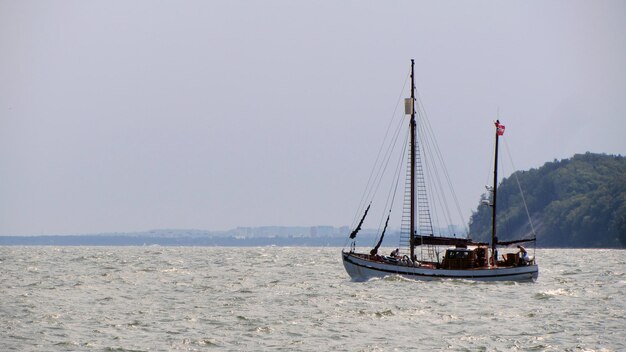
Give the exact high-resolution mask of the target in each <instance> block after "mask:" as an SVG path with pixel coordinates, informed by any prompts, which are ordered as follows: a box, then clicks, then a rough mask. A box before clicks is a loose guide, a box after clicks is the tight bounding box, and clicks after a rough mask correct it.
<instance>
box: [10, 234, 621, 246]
mask: <svg viewBox="0 0 626 352" xmlns="http://www.w3.org/2000/svg"><path fill="white" fill-rule="evenodd" d="M375 240H376V238H375V236H373V235H372V234H364V235H363V236H361V237H360V239H359V241H358V242H357V245H358V246H359V247H368V246H370V244H372V243H374V242H375ZM347 243H348V242H347V236H346V237H336V236H322V237H290V236H287V237H255V238H235V237H192V236H189V237H157V236H141V235H139V236H137V235H36V236H0V246H2V247H12V246H33V247H35V246H51V247H54V246H58V247H81V246H83V247H85V246H86V247H141V246H162V247H270V246H275V247H339V248H341V247H345V246H346V245H347ZM389 243H397V241H394V240H393V239H390V241H389ZM386 247H393V246H389V245H387V246H386ZM537 248H540V249H621V250H624V249H626V248H619V247H614V248H611V247H574V246H559V247H549V246H542V247H537Z"/></svg>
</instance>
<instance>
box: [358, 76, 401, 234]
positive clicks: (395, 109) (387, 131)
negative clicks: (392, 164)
mask: <svg viewBox="0 0 626 352" xmlns="http://www.w3.org/2000/svg"><path fill="white" fill-rule="evenodd" d="M410 76H411V75H410V74H407V76H406V77H405V79H404V83H403V84H402V89H401V90H400V95H399V97H398V101H397V102H396V106H395V107H394V109H393V113H392V114H391V119H390V120H389V124H388V125H387V130H386V131H385V137H384V138H383V141H382V143H381V144H380V148H379V149H378V154H377V155H376V161H374V165H373V166H372V171H370V175H369V177H368V179H367V184H366V186H365V190H364V192H363V195H362V196H361V200H360V201H359V206H358V208H357V210H356V213H355V214H354V219H353V220H352V226H351V227H354V225H355V224H356V221H357V219H358V217H359V214H360V213H361V212H362V211H361V210H362V208H364V206H365V204H366V203H367V199H366V198H365V194H367V193H368V190H369V187H370V181H371V179H372V175H373V174H374V170H376V166H377V165H378V160H379V158H380V153H381V152H382V150H383V147H384V146H385V142H386V141H387V135H388V134H389V129H390V128H391V125H392V123H393V120H394V118H395V116H396V111H397V110H398V106H399V105H400V101H401V100H402V96H403V95H404V89H405V88H406V83H407V81H408V80H409V77H410Z"/></svg>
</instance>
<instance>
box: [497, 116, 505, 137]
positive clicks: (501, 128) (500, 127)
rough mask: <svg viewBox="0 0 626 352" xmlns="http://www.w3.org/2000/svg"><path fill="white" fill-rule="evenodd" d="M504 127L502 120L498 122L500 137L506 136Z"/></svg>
mask: <svg viewBox="0 0 626 352" xmlns="http://www.w3.org/2000/svg"><path fill="white" fill-rule="evenodd" d="M504 128H505V127H504V125H503V124H501V123H500V120H496V131H497V132H498V136H502V135H504Z"/></svg>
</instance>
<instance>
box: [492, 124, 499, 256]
mask: <svg viewBox="0 0 626 352" xmlns="http://www.w3.org/2000/svg"><path fill="white" fill-rule="evenodd" d="M499 125H500V120H496V155H495V164H494V167H493V192H492V194H493V199H492V201H491V255H492V256H493V263H494V265H495V263H496V261H497V260H498V258H496V243H497V242H498V237H496V199H497V194H498V137H499V136H500V134H499V133H498V129H499V127H500V126H499Z"/></svg>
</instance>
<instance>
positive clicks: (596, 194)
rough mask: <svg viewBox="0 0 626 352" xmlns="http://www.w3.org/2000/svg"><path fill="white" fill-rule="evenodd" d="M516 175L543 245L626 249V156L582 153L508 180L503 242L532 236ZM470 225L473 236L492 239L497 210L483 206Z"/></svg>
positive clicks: (501, 203) (500, 227) (501, 207)
mask: <svg viewBox="0 0 626 352" xmlns="http://www.w3.org/2000/svg"><path fill="white" fill-rule="evenodd" d="M515 175H517V178H518V180H519V183H520V185H521V188H522V190H523V191H524V197H525V199H526V204H527V205H528V211H529V213H530V215H531V218H532V222H533V224H534V227H535V231H536V234H537V245H539V246H550V247H626V158H624V157H622V156H613V155H606V154H593V153H586V154H577V155H574V157H572V158H570V159H563V160H560V161H557V160H555V161H553V162H548V163H546V164H544V165H543V166H542V167H540V168H538V169H531V170H528V171H518V172H516V174H513V175H511V177H509V178H505V179H503V180H502V182H501V184H500V185H499V186H498V201H497V206H498V207H497V212H498V222H497V224H496V225H497V234H498V237H499V239H500V240H509V239H516V238H526V237H532V231H531V228H530V224H529V221H528V217H527V215H526V210H525V209H524V204H523V202H522V197H521V194H520V192H519V188H518V185H517V181H516V180H515ZM482 197H483V199H485V198H486V197H487V195H483V196H482ZM481 200H482V199H481ZM469 225H470V234H471V236H472V238H473V239H475V240H481V241H489V240H490V238H491V208H490V207H489V206H485V205H480V206H479V207H478V209H477V211H475V212H474V213H473V214H472V216H471V218H470V224H469Z"/></svg>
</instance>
